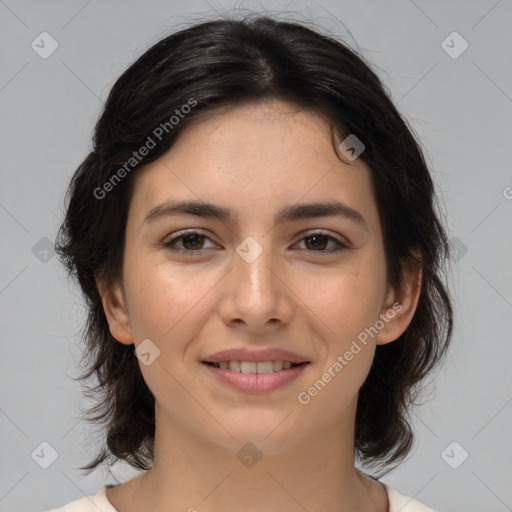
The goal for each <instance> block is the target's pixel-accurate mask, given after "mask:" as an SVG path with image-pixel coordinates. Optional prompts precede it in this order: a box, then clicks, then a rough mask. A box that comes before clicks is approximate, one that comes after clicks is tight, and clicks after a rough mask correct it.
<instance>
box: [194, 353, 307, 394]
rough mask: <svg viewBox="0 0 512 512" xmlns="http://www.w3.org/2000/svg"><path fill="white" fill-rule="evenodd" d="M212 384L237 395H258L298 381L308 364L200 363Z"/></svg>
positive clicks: (285, 361)
mask: <svg viewBox="0 0 512 512" xmlns="http://www.w3.org/2000/svg"><path fill="white" fill-rule="evenodd" d="M201 363H202V366H203V367H204V368H205V369H206V371H207V372H208V374H209V375H211V376H212V377H213V378H214V382H217V383H219V384H220V385H222V386H227V387H228V388H231V389H234V390H236V391H238V392H243V393H250V394H262V393H266V392H270V391H274V390H277V389H279V388H282V387H283V388H286V385H288V384H289V383H292V382H293V381H294V380H296V379H298V378H299V377H300V375H302V373H303V372H304V371H305V369H306V368H307V367H308V366H309V364H310V361H301V362H293V361H288V360H286V359H274V360H272V359H269V360H267V361H244V360H236V359H231V360H218V361H201Z"/></svg>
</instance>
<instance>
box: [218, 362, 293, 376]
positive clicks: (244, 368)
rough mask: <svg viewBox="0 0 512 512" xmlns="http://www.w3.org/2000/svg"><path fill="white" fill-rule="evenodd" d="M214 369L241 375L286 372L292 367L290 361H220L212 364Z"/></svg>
mask: <svg viewBox="0 0 512 512" xmlns="http://www.w3.org/2000/svg"><path fill="white" fill-rule="evenodd" d="M214 366H215V368H223V369H227V368H229V369H230V370H232V371H234V372H241V373H272V372H278V371H281V370H283V369H284V370H288V369H290V368H291V367H292V366H293V363H291V362H290V361H262V362H259V363H256V362H254V361H221V362H220V363H214Z"/></svg>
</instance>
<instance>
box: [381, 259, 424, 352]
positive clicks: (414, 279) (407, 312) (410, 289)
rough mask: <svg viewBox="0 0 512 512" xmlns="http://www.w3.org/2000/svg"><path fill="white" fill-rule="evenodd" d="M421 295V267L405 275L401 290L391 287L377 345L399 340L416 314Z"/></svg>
mask: <svg viewBox="0 0 512 512" xmlns="http://www.w3.org/2000/svg"><path fill="white" fill-rule="evenodd" d="M420 293H421V265H418V267H417V268H416V269H414V270H410V271H408V272H407V273H406V274H405V275H404V284H403V286H402V287H400V289H397V290H395V289H393V288H391V287H390V289H389V291H388V294H387V297H386V300H385V304H384V307H383V308H382V313H381V315H380V317H381V320H382V323H383V324H384V326H383V328H382V329H380V330H379V333H378V334H377V336H376V337H375V340H376V343H377V345H385V344H387V343H391V342H392V341H395V340H396V339H398V338H399V337H400V336H401V335H402V334H403V333H404V331H405V330H406V329H407V327H408V325H409V324H410V323H411V320H412V317H413V316H414V313H415V312H416V308H417V306H418V301H419V298H420Z"/></svg>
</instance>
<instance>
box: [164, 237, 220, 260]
mask: <svg viewBox="0 0 512 512" xmlns="http://www.w3.org/2000/svg"><path fill="white" fill-rule="evenodd" d="M205 240H210V241H211V239H210V238H209V237H207V236H206V235H203V234H201V233H199V232H198V231H187V232H186V233H181V234H180V235H179V236H177V237H175V238H173V239H171V240H169V241H168V242H164V244H163V245H164V247H166V248H167V249H170V250H171V251H177V252H182V253H186V254H191V253H199V252H200V251H201V250H202V249H204V247H203V245H204V241H205ZM177 243H181V244H182V246H183V247H184V248H180V247H178V248H176V247H175V246H176V244H177Z"/></svg>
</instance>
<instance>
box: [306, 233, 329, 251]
mask: <svg viewBox="0 0 512 512" xmlns="http://www.w3.org/2000/svg"><path fill="white" fill-rule="evenodd" d="M325 238H326V237H325V235H314V236H310V237H309V239H310V240H316V241H317V242H318V241H319V239H320V245H318V243H315V242H314V243H313V244H312V245H313V246H314V247H315V248H316V249H318V248H322V249H323V248H324V247H325ZM322 239H323V243H322Z"/></svg>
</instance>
